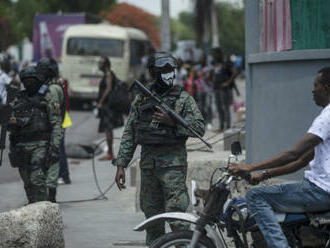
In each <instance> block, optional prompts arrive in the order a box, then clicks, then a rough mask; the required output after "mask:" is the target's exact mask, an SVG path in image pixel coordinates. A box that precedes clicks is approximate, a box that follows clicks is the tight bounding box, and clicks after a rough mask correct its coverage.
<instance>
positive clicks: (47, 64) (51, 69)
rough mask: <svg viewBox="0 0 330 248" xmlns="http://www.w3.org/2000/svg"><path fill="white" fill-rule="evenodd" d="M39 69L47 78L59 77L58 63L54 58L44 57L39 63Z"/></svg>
mask: <svg viewBox="0 0 330 248" xmlns="http://www.w3.org/2000/svg"><path fill="white" fill-rule="evenodd" d="M37 70H38V71H39V72H40V73H41V74H43V76H44V77H45V78H46V79H52V78H56V77H58V64H57V62H56V60H55V59H53V58H42V59H40V60H39V62H38V64H37Z"/></svg>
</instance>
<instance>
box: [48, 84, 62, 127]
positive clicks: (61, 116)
mask: <svg viewBox="0 0 330 248" xmlns="http://www.w3.org/2000/svg"><path fill="white" fill-rule="evenodd" d="M52 84H56V85H58V86H60V87H61V89H62V92H63V102H62V103H61V117H62V122H63V121H64V116H65V111H66V99H65V97H66V96H65V90H64V86H63V84H62V83H61V81H60V80H54V79H52V80H50V82H48V84H47V85H48V88H49V87H50V86H51V85H52Z"/></svg>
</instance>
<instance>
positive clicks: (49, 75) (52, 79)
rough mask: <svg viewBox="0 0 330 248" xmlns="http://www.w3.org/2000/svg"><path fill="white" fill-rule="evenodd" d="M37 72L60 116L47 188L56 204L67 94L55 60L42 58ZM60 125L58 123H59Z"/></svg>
mask: <svg viewBox="0 0 330 248" xmlns="http://www.w3.org/2000/svg"><path fill="white" fill-rule="evenodd" d="M37 70H38V72H39V73H41V74H42V75H43V76H44V78H45V82H44V85H45V87H46V88H47V90H48V92H49V97H50V99H51V100H52V102H53V104H54V108H55V109H56V112H57V114H58V118H59V122H60V128H59V129H58V130H61V132H62V133H61V135H60V134H59V133H56V134H54V136H53V137H52V138H51V139H50V145H49V148H48V154H56V159H55V157H54V159H52V156H51V157H50V159H49V160H48V165H47V170H46V186H47V188H48V192H49V201H51V202H56V188H57V179H58V175H59V169H60V167H59V154H60V150H59V149H60V144H61V142H62V137H63V132H64V131H63V129H62V128H61V127H62V123H63V120H64V114H65V107H66V106H65V94H64V87H63V84H62V82H61V81H60V80H59V71H58V64H57V62H56V61H55V60H54V59H53V58H42V59H40V61H39V62H38V64H37ZM57 124H58V123H57Z"/></svg>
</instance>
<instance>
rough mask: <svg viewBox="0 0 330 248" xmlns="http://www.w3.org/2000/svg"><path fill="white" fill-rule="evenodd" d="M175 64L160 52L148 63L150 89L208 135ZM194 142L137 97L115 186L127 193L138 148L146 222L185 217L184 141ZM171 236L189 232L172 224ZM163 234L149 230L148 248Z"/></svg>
mask: <svg viewBox="0 0 330 248" xmlns="http://www.w3.org/2000/svg"><path fill="white" fill-rule="evenodd" d="M175 68H177V61H176V59H175V58H174V57H173V56H172V55H170V54H169V53H166V52H156V53H154V54H152V55H151V56H150V57H149V59H148V69H149V72H150V75H151V76H152V78H153V81H152V82H150V83H147V87H148V88H149V89H150V90H151V91H153V92H155V93H156V94H157V95H159V96H160V97H161V98H162V99H163V101H164V102H165V103H167V104H168V106H169V107H171V108H172V109H174V110H175V111H176V112H177V113H178V114H180V115H181V116H182V117H183V118H184V119H185V120H186V121H187V122H188V123H189V124H190V125H191V126H192V127H193V128H194V129H195V130H196V132H197V133H198V134H200V135H201V136H203V134H204V126H205V124H204V120H203V116H202V114H201V112H200V111H199V109H198V107H197V104H196V103H195V100H194V99H193V98H192V97H191V96H190V95H189V94H188V93H187V92H186V91H184V90H182V88H181V87H180V86H178V85H175V86H173V81H174V78H175ZM190 136H193V134H192V133H190V131H188V130H186V129H185V128H184V127H182V126H180V125H177V124H176V122H175V121H174V120H173V119H172V118H171V117H170V116H169V115H168V114H167V113H166V112H164V111H162V110H161V109H160V108H159V107H157V106H154V105H153V102H152V101H151V99H150V98H149V97H146V96H142V95H137V97H136V99H135V100H134V102H133V104H132V108H131V113H130V115H129V117H128V120H127V123H126V126H125V129H124V133H123V136H122V139H121V144H120V148H119V152H118V157H117V160H116V162H115V165H116V166H117V174H116V183H117V186H118V188H119V189H120V190H122V189H124V188H125V168H126V167H127V166H128V164H129V163H130V161H131V159H132V157H133V154H134V151H135V149H136V147H137V145H141V160H140V168H141V190H140V192H141V193H140V204H141V209H142V211H143V212H144V214H145V216H146V218H150V217H151V216H154V215H157V214H160V213H163V212H172V211H180V212H184V211H186V209H187V207H188V205H189V195H188V192H187V187H186V176H187V151H186V140H187V138H188V137H190ZM169 224H170V227H171V229H172V230H186V229H188V228H189V227H188V226H187V225H185V224H184V223H180V222H170V223H169ZM164 233H165V227H164V223H161V224H159V223H158V224H157V225H152V226H150V227H148V228H147V235H146V244H147V245H148V246H149V245H150V244H151V243H152V242H153V241H154V240H156V239H157V238H158V237H160V236H162V235H163V234H164Z"/></svg>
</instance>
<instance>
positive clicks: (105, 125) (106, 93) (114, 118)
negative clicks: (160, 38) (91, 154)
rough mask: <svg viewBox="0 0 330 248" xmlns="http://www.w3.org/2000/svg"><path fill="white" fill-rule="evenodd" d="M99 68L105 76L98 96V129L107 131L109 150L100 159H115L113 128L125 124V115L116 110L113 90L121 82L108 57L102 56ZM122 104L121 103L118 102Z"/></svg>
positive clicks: (103, 131)
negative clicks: (113, 104)
mask: <svg viewBox="0 0 330 248" xmlns="http://www.w3.org/2000/svg"><path fill="white" fill-rule="evenodd" d="M98 66H99V69H100V70H101V71H102V72H103V78H102V80H101V82H100V86H99V93H98V97H97V101H98V104H97V108H98V112H99V114H98V116H99V117H100V124H99V129H98V131H99V132H100V133H105V136H106V141H107V145H108V152H107V154H106V155H105V156H103V157H101V158H99V160H113V159H114V158H115V157H114V154H113V147H112V146H113V129H115V128H118V127H122V126H123V125H124V120H123V115H122V113H121V112H119V111H116V110H115V109H114V108H113V106H112V104H111V103H113V102H114V99H111V98H114V97H116V96H115V95H114V94H111V92H112V91H113V90H114V89H115V87H116V86H117V85H116V84H118V83H119V81H118V79H117V77H116V75H115V73H114V72H113V71H112V70H111V63H110V60H109V58H108V57H106V56H102V57H101V58H100V60H99V64H98ZM118 104H119V105H120V104H121V103H120V102H118Z"/></svg>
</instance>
